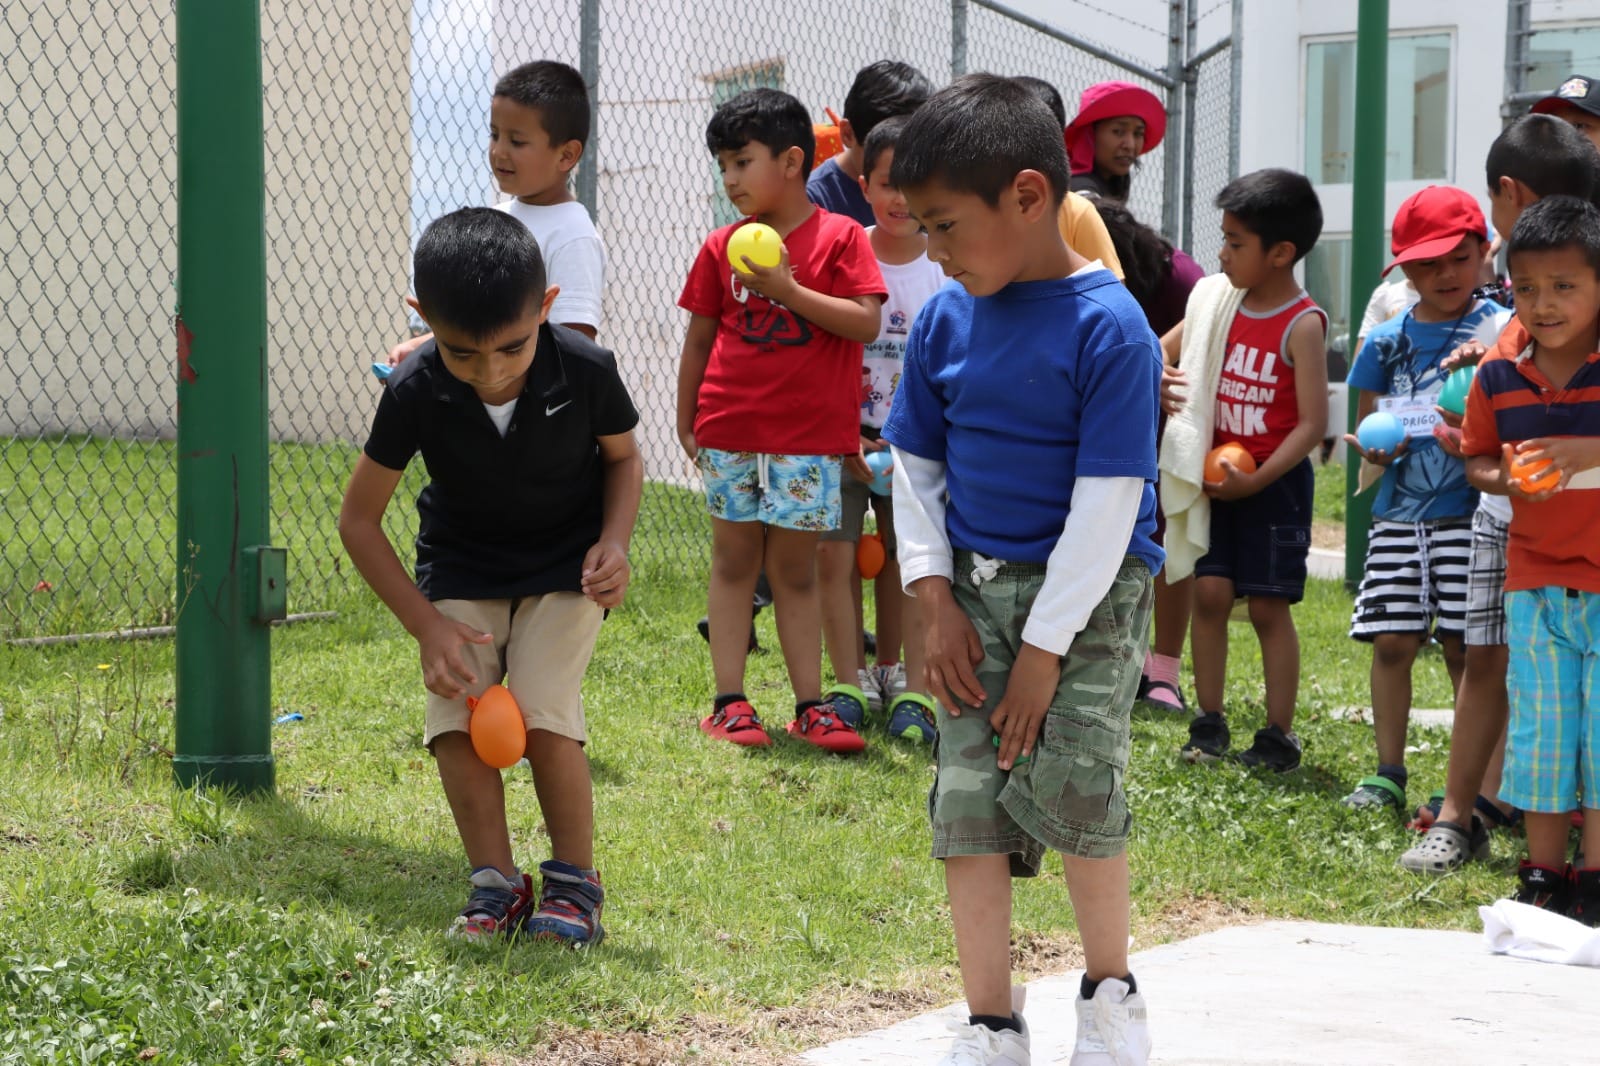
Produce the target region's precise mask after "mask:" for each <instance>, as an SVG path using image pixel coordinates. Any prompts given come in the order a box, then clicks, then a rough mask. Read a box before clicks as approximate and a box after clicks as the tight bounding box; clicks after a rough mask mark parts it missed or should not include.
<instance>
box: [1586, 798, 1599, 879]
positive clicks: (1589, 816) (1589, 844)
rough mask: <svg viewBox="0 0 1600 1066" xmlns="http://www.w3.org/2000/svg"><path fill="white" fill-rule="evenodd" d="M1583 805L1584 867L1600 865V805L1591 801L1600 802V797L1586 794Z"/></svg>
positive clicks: (1589, 867)
mask: <svg viewBox="0 0 1600 1066" xmlns="http://www.w3.org/2000/svg"><path fill="white" fill-rule="evenodd" d="M1584 800H1585V802H1584V807H1583V836H1582V841H1583V868H1584V869H1586V870H1593V869H1595V868H1596V867H1600V807H1591V806H1589V803H1591V802H1600V797H1593V796H1585V797H1584Z"/></svg>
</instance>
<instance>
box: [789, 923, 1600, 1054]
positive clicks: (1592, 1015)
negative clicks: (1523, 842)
mask: <svg viewBox="0 0 1600 1066" xmlns="http://www.w3.org/2000/svg"><path fill="white" fill-rule="evenodd" d="M1133 972H1134V973H1135V974H1136V975H1137V977H1138V979H1139V990H1140V991H1141V992H1142V993H1144V995H1145V998H1146V1000H1147V1001H1148V1003H1149V1006H1150V1030H1151V1036H1152V1038H1153V1040H1154V1043H1155V1054H1154V1057H1153V1058H1152V1060H1151V1061H1152V1063H1161V1064H1168V1066H1178V1064H1184V1066H1302V1064H1304V1066H1375V1064H1380V1063H1381V1064H1396V1066H1433V1064H1438V1066H1445V1064H1448V1066H1477V1064H1483V1066H1519V1064H1526V1066H1570V1064H1574V1063H1589V1062H1597V1061H1600V1014H1597V1013H1596V1011H1595V1004H1596V1003H1600V970H1594V969H1584V968H1581V967H1570V966H1554V965H1549V964H1544V963H1536V962H1525V961H1522V960H1519V959H1512V958H1507V957H1505V956H1500V955H1491V954H1490V953H1489V951H1488V949H1487V948H1486V947H1485V946H1484V940H1483V937H1482V935H1480V934H1477V933H1446V932H1429V931H1421V930H1412V929H1373V928H1365V927H1359V926H1346V925H1320V924H1316V923H1312V922H1270V923H1266V924H1262V925H1248V926H1239V927H1236V928H1233V929H1224V930H1221V931H1219V932H1215V933H1208V934H1206V935H1205V936H1199V937H1195V938H1194V939H1192V940H1185V941H1182V942H1180V943H1176V944H1168V945H1165V946H1163V947H1158V948H1153V949H1152V950H1150V951H1144V952H1140V953H1138V954H1137V955H1135V956H1134V957H1133ZM1077 988H1078V974H1076V973H1074V974H1070V975H1066V976H1061V977H1048V978H1044V979H1041V980H1038V981H1035V982H1033V983H1032V984H1030V985H1029V986H1028V1003H1027V1017H1028V1025H1029V1026H1030V1027H1031V1028H1032V1031H1033V1061H1034V1062H1035V1063H1036V1064H1038V1066H1044V1064H1047V1063H1056V1062H1060V1063H1065V1062H1066V1061H1067V1057H1068V1055H1070V1054H1071V1050H1072V1039H1073V1032H1074V1026H1075V1024H1076V1022H1075V1014H1074V1008H1073V1000H1074V998H1075V996H1076V994H1077ZM965 1019H966V1010H965V1007H964V1005H962V1006H959V1007H958V1006H951V1007H947V1008H945V1009H944V1010H942V1011H937V1012H934V1013H932V1014H924V1015H922V1016H920V1017H917V1018H911V1019H908V1020H906V1021H904V1022H901V1023H899V1024H898V1025H895V1026H892V1027H890V1028H888V1029H884V1030H880V1031H879V1032H876V1033H869V1034H867V1035H865V1036H861V1037H854V1038H852V1039H849V1040H842V1041H839V1042H838V1043H835V1044H830V1045H828V1046H826V1047H822V1048H817V1049H816V1050H814V1051H811V1052H809V1053H807V1054H806V1055H805V1056H804V1059H805V1061H806V1062H809V1063H812V1064H814V1066H932V1064H933V1063H936V1062H938V1061H939V1058H940V1057H941V1056H942V1055H943V1054H944V1052H945V1050H946V1049H947V1047H948V1045H949V1042H950V1033H949V1030H948V1028H947V1025H948V1023H949V1022H950V1021H952V1020H961V1021H964V1020H965Z"/></svg>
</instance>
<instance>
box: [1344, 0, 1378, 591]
mask: <svg viewBox="0 0 1600 1066" xmlns="http://www.w3.org/2000/svg"><path fill="white" fill-rule="evenodd" d="M1388 86H1389V0H1361V6H1360V9H1359V13H1358V15H1357V21H1356V143H1355V164H1354V167H1353V170H1354V175H1353V177H1354V186H1353V189H1352V200H1353V203H1352V205H1351V211H1350V303H1349V307H1350V318H1351V320H1352V323H1353V322H1354V321H1355V320H1356V316H1357V315H1358V314H1359V313H1360V312H1359V311H1358V308H1362V307H1365V306H1366V300H1367V296H1368V295H1369V294H1370V293H1371V292H1372V287H1373V286H1374V285H1376V284H1377V283H1378V280H1379V272H1380V271H1382V270H1383V259H1384V254H1383V251H1384V248H1383V245H1384V241H1383V234H1384V229H1385V228H1386V226H1385V223H1386V221H1387V220H1386V219H1385V218H1384V188H1385V183H1386V181H1387V175H1386V173H1385V157H1386V155H1387V153H1388V145H1387V135H1386V131H1385V126H1386V121H1387V118H1388V114H1387V112H1388V106H1389V92H1388ZM1350 354H1351V359H1352V362H1353V361H1354V356H1355V353H1354V352H1351V353H1350ZM1349 400H1350V408H1349V413H1348V415H1347V416H1346V422H1347V426H1348V428H1349V429H1350V431H1351V432H1354V430H1355V423H1356V418H1355V412H1356V397H1355V395H1354V394H1350V397H1349ZM1360 467H1361V463H1360V460H1359V459H1357V458H1356V457H1354V456H1352V457H1351V460H1350V463H1349V465H1348V466H1347V467H1346V469H1345V492H1346V499H1345V505H1344V506H1345V511H1344V516H1345V517H1344V580H1345V584H1346V585H1348V586H1349V587H1350V588H1352V589H1354V588H1355V587H1356V586H1357V585H1359V584H1360V583H1361V573H1362V571H1363V570H1364V569H1365V567H1366V561H1367V530H1368V529H1369V528H1370V527H1371V525H1372V493H1371V492H1370V491H1369V492H1366V493H1363V494H1362V495H1360V496H1357V495H1355V490H1356V475H1357V474H1358V473H1359V471H1360Z"/></svg>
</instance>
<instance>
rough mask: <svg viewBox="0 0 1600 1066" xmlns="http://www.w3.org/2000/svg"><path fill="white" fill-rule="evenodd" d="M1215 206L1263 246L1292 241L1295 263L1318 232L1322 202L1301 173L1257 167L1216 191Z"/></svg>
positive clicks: (1313, 245)
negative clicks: (1230, 216) (1240, 223)
mask: <svg viewBox="0 0 1600 1066" xmlns="http://www.w3.org/2000/svg"><path fill="white" fill-rule="evenodd" d="M1217 206H1218V207H1220V208H1222V210H1224V211H1226V212H1228V213H1229V214H1231V215H1233V216H1234V217H1235V218H1237V219H1238V220H1239V221H1240V222H1243V223H1244V226H1245V229H1247V230H1249V231H1250V232H1251V233H1254V234H1255V235H1256V236H1257V237H1259V238H1261V247H1262V249H1263V250H1265V249H1268V248H1271V247H1272V246H1273V245H1275V244H1278V243H1280V242H1282V241H1288V242H1289V243H1290V244H1292V245H1294V261H1295V262H1296V263H1298V262H1300V260H1302V259H1304V258H1305V257H1306V253H1307V252H1309V251H1311V249H1312V248H1313V247H1315V245H1316V243H1317V238H1318V237H1320V236H1322V203H1321V201H1319V200H1318V199H1317V192H1316V190H1315V189H1313V188H1312V187H1311V182H1309V181H1307V180H1306V176H1305V175H1304V174H1296V173H1295V172H1294V171H1292V170H1277V169H1272V170H1258V171H1256V172H1255V173H1253V174H1246V175H1245V176H1244V177H1242V178H1235V179H1233V180H1232V181H1230V182H1228V184H1227V185H1226V186H1224V187H1223V189H1222V191H1221V192H1219V193H1218V194H1217Z"/></svg>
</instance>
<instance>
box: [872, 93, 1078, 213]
mask: <svg viewBox="0 0 1600 1066" xmlns="http://www.w3.org/2000/svg"><path fill="white" fill-rule="evenodd" d="M1024 170H1037V171H1039V172H1040V173H1041V174H1043V175H1044V176H1045V178H1046V180H1048V181H1049V182H1050V191H1051V193H1052V195H1053V198H1054V201H1055V203H1057V204H1059V203H1061V199H1062V197H1064V196H1065V195H1066V193H1067V182H1068V181H1069V180H1070V177H1071V175H1070V172H1069V171H1068V169H1067V148H1066V144H1065V142H1064V141H1063V140H1062V138H1061V127H1060V126H1059V125H1057V124H1056V120H1055V117H1054V116H1053V115H1051V114H1050V109H1049V108H1048V107H1046V106H1045V104H1044V102H1043V101H1041V100H1040V99H1039V97H1038V96H1036V95H1035V94H1034V92H1033V91H1032V90H1031V89H1029V88H1028V87H1027V86H1025V85H1023V84H1022V83H1021V82H1018V81H1017V80H1015V79H1014V78H1002V77H1001V76H1000V75H998V74H968V75H966V76H965V77H962V78H957V79H956V80H955V81H954V82H952V83H950V84H949V85H947V86H946V87H945V88H943V89H940V90H939V91H938V92H937V93H935V94H934V95H933V96H932V97H930V98H929V99H928V102H927V103H925V104H923V105H922V106H921V107H920V108H918V109H917V113H916V114H915V115H912V116H911V121H910V122H908V123H906V128H905V129H903V130H901V131H900V144H899V145H898V147H897V148H896V150H895V153H894V168H893V170H892V171H891V172H890V175H889V180H890V181H892V182H893V183H894V184H895V185H898V186H899V187H900V188H902V189H911V188H916V187H917V186H919V185H926V184H927V183H929V182H931V181H939V182H942V183H943V184H945V185H947V186H949V187H950V188H951V189H952V190H954V191H956V192H965V193H972V194H973V195H975V196H979V197H981V198H982V199H983V201H984V203H986V204H988V205H989V206H990V207H993V206H995V205H996V204H998V203H999V202H1000V192H1001V190H1002V189H1004V188H1005V187H1006V186H1007V185H1009V184H1010V183H1011V182H1012V181H1013V180H1015V178H1016V176H1017V175H1018V174H1019V173H1021V172H1022V171H1024Z"/></svg>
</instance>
